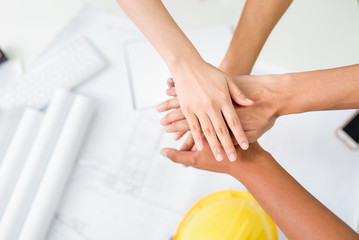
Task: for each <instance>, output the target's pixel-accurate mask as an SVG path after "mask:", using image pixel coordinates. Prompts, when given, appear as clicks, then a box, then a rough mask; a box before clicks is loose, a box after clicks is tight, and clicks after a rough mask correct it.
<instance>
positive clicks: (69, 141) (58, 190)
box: [19, 96, 93, 240]
mask: <svg viewBox="0 0 359 240" xmlns="http://www.w3.org/2000/svg"><path fill="white" fill-rule="evenodd" d="M92 113H93V106H92V104H91V102H90V101H89V100H88V99H87V98H85V97H83V96H76V97H75V99H74V103H73V105H72V106H71V109H70V113H69V115H68V117H67V119H66V121H65V125H64V128H63V130H62V132H61V134H60V138H59V141H58V143H57V144H56V147H55V150H54V152H53V154H52V157H51V159H50V161H49V165H48V167H47V169H46V172H45V175H44V177H43V179H42V181H41V184H40V187H39V190H38V192H37V194H36V196H35V198H34V200H33V203H32V206H31V208H30V211H29V214H28V216H27V218H26V220H25V222H24V225H23V229H22V230H21V234H20V237H19V240H20V239H21V240H41V239H45V236H46V233H47V230H48V228H49V226H50V224H51V221H52V219H53V217H54V215H55V212H56V209H57V206H58V203H59V201H60V198H61V196H62V193H63V191H64V188H65V185H66V182H67V180H68V177H69V175H70V173H71V170H72V168H73V166H74V163H75V160H76V158H77V155H78V152H79V150H80V148H81V146H82V141H83V139H84V136H85V133H86V131H87V128H88V125H89V123H90V119H91V116H92Z"/></svg>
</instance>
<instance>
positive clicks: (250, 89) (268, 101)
mask: <svg viewBox="0 0 359 240" xmlns="http://www.w3.org/2000/svg"><path fill="white" fill-rule="evenodd" d="M273 78H274V77H273V76H238V77H234V78H233V79H234V82H235V84H236V85H237V86H239V87H240V88H241V89H243V92H244V93H245V94H246V95H247V96H249V97H250V98H251V99H253V100H254V102H255V103H254V104H253V105H251V106H247V107H243V106H239V105H237V104H235V110H236V114H237V115H238V117H239V119H240V122H241V124H242V126H243V130H244V132H245V134H246V136H247V138H248V140H249V142H255V141H257V140H258V139H259V138H260V137H261V136H262V135H263V134H264V133H265V132H266V131H268V130H269V129H270V128H271V127H272V126H273V125H274V123H275V121H276V119H277V117H278V111H279V109H280V102H279V101H277V100H276V99H280V96H277V94H276V92H277V91H276V88H279V87H280V84H278V81H280V79H276V80H274V79H273ZM275 78H278V76H276V77H275ZM169 87H171V88H170V89H171V92H175V88H174V87H173V85H169ZM170 89H169V90H170ZM164 105H165V110H172V111H170V112H169V113H167V114H166V115H165V116H164V117H163V118H162V119H161V124H162V125H163V126H165V129H166V131H167V132H170V133H173V132H181V133H183V132H187V131H189V130H190V128H189V126H188V123H187V121H186V119H185V117H184V115H183V113H182V111H181V109H180V108H179V103H178V100H177V99H176V97H173V98H172V99H170V100H168V101H166V102H165V103H164ZM172 106H174V107H173V108H171V107H172Z"/></svg>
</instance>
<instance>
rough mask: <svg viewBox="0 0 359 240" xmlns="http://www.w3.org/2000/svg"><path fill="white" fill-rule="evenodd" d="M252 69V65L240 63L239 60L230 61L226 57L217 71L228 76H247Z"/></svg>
mask: <svg viewBox="0 0 359 240" xmlns="http://www.w3.org/2000/svg"><path fill="white" fill-rule="evenodd" d="M252 67H253V64H250V63H247V62H245V61H240V60H239V59H232V58H230V57H227V56H226V57H225V58H224V59H223V61H222V62H221V64H220V65H219V69H221V70H222V71H223V72H225V73H227V74H228V75H230V76H238V75H249V74H250V73H251V71H252Z"/></svg>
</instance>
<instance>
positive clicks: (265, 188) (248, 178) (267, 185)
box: [161, 143, 359, 240]
mask: <svg viewBox="0 0 359 240" xmlns="http://www.w3.org/2000/svg"><path fill="white" fill-rule="evenodd" d="M237 151H238V152H237V154H238V156H239V157H238V160H239V161H237V162H234V163H230V162H229V161H228V160H227V159H226V160H225V161H224V162H223V163H221V164H218V163H217V162H216V161H215V160H214V158H213V156H212V155H211V152H210V151H209V150H208V147H206V146H205V149H204V151H202V152H193V151H192V152H191V151H177V150H175V149H163V150H162V151H161V153H162V154H163V155H165V156H167V157H168V158H170V159H171V160H173V161H174V162H177V163H181V164H184V165H186V166H192V167H196V168H199V169H203V170H208V171H215V172H222V173H227V174H230V175H232V176H233V177H235V178H236V179H238V180H239V181H240V182H241V183H243V185H244V186H245V187H246V188H247V189H248V190H249V192H250V193H251V194H252V195H253V196H254V197H255V199H256V200H257V201H258V202H259V204H260V205H261V206H262V208H263V209H264V210H265V211H266V212H267V214H268V215H269V216H270V217H271V218H272V219H273V221H274V222H275V223H276V224H277V225H278V227H279V228H280V229H281V230H282V231H283V232H284V234H285V235H286V236H287V237H288V238H289V239H318V240H319V239H323V240H331V239H333V240H334V239H348V240H349V239H359V236H358V234H357V233H355V232H354V231H353V230H352V229H351V228H350V227H349V226H348V225H346V224H345V223H344V222H343V221H342V220H340V219H339V218H338V217H337V216H335V215H334V214H333V213H332V212H331V211H329V210H328V209H327V208H326V207H325V206H324V205H322V204H321V203H320V202H319V201H318V200H317V199H316V198H314V197H313V196H312V195H311V194H310V193H309V192H308V191H306V190H305V189H304V188H303V187H302V186H301V185H300V184H299V183H298V182H297V181H296V180H295V179H294V178H293V177H291V176H290V175H289V174H288V173H287V172H286V171H285V170H284V169H283V168H282V167H281V166H280V165H279V164H278V163H277V162H276V161H275V160H274V159H273V157H272V156H271V155H270V154H269V153H268V152H266V151H264V150H263V149H262V148H261V147H260V146H259V145H258V143H254V144H252V145H251V146H250V148H249V150H248V151H245V152H244V151H241V150H240V149H237Z"/></svg>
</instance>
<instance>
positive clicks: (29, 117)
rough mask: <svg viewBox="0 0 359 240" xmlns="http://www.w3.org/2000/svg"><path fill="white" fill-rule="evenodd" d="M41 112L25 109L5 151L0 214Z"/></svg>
mask: <svg viewBox="0 0 359 240" xmlns="http://www.w3.org/2000/svg"><path fill="white" fill-rule="evenodd" d="M42 117H43V113H41V112H39V111H36V110H33V109H26V110H25V111H24V113H23V115H22V117H21V120H20V122H19V125H18V127H17V129H16V131H15V134H14V137H13V138H12V140H11V143H10V145H9V148H8V149H7V151H6V154H5V156H4V160H3V162H2V165H1V168H0V216H2V215H3V212H4V209H5V207H6V204H7V202H8V200H9V198H10V196H11V193H12V191H13V188H14V187H15V184H16V182H17V180H18V177H19V174H20V172H21V170H22V168H23V165H24V162H25V159H26V158H27V156H28V154H29V151H30V148H31V146H32V144H33V142H34V139H35V137H36V134H37V131H38V129H39V126H40V123H41V121H42Z"/></svg>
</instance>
